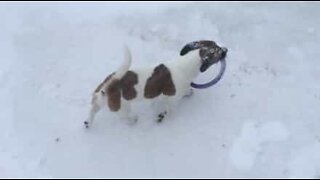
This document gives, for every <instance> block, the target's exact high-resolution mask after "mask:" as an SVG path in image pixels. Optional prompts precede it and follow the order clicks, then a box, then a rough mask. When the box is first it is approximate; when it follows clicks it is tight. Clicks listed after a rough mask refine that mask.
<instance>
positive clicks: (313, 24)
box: [0, 2, 320, 178]
mask: <svg viewBox="0 0 320 180" xmlns="http://www.w3.org/2000/svg"><path fill="white" fill-rule="evenodd" d="M319 17H320V3H318V2H267V3H265V2H241V3H240V2H211V3H209V2H199V3H196V2H188V3H187V2H184V3H180V2H174V3H171V2H165V3H161V2H156V3H155V2H149V3H145V2H138V3H131V2H130V3H129V2H120V3H116V2H113V3H109V2H104V3H103V2H95V3H93V2H77V3H76V2H63V3H62V2H61V3H57V2H55V3H53V2H44V3H39V2H29V3H26V2H15V3H10V2H1V3H0V24H1V28H0V63H1V64H0V98H1V103H0V108H1V113H0V118H1V122H2V124H1V126H0V177H1V178H5V177H56V178H57V177H82V178H86V177H109V178H111V177H131V178H139V177H151V178H152V177H171V178H174V177H179V178H186V177H188V178H191V177H216V178H218V177H219V178H224V177H239V178H253V177H265V178H271V177H278V178H287V177H304V178H308V177H309V178H316V177H318V178H319V177H320V113H319V107H320V83H319V77H320V61H319V57H320V51H319V49H320V23H319ZM198 39H213V40H215V41H217V42H218V43H219V44H222V45H225V46H226V47H228V49H229V55H228V59H227V71H226V73H225V75H224V78H223V79H222V81H221V82H219V83H218V84H217V85H216V86H214V87H212V88H210V89H206V90H197V91H195V93H194V95H193V96H192V97H191V98H189V99H184V100H182V102H181V103H180V105H179V107H177V108H176V110H175V111H174V113H173V114H172V115H171V116H170V117H168V119H166V120H165V121H164V123H162V124H160V125H159V124H156V123H155V122H154V117H153V114H152V108H151V107H149V105H148V104H138V105H137V106H136V107H135V108H136V110H137V111H138V112H140V113H139V115H140V119H139V122H138V124H136V125H134V126H129V125H128V124H126V123H125V122H123V121H120V120H119V119H118V118H117V116H116V115H115V114H113V113H110V112H108V111H102V112H101V113H99V114H98V116H97V119H96V121H95V124H94V126H93V127H92V129H90V130H89V131H86V130H85V129H84V128H83V124H82V123H83V121H84V120H85V118H86V117H87V113H88V110H89V109H88V108H89V103H90V98H91V93H92V91H93V90H94V88H95V87H96V86H97V84H98V83H100V82H101V81H102V80H103V79H104V78H105V76H106V75H108V74H109V73H110V72H111V71H113V70H114V69H116V68H117V67H118V66H119V65H120V64H121V62H122V49H121V47H122V45H123V43H127V44H128V45H129V46H130V48H131V50H132V53H133V66H145V65H153V64H156V63H159V62H161V61H163V60H165V59H171V58H174V57H175V56H178V54H179V51H180V49H181V47H182V46H183V45H184V44H185V43H187V42H190V41H193V40H198ZM216 70H217V69H214V68H211V69H210V71H209V72H208V73H206V74H203V75H201V77H199V78H198V79H197V82H200V81H205V80H208V79H209V78H210V77H211V76H212V75H213V74H214V73H215V71H216Z"/></svg>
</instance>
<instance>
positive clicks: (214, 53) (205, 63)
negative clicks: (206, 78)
mask: <svg viewBox="0 0 320 180" xmlns="http://www.w3.org/2000/svg"><path fill="white" fill-rule="evenodd" d="M196 49H200V50H199V56H200V57H201V63H202V65H201V67H200V72H205V71H206V70H207V69H208V68H209V67H210V66H211V65H213V64H215V63H217V62H219V61H220V60H222V59H224V58H225V57H226V56H227V52H228V49H227V48H225V47H220V46H218V45H217V44H216V43H215V42H214V41H207V40H203V41H194V42H191V43H188V44H187V45H185V46H184V47H183V48H182V50H181V51H180V55H181V56H183V55H185V54H187V53H188V52H190V51H193V50H196Z"/></svg>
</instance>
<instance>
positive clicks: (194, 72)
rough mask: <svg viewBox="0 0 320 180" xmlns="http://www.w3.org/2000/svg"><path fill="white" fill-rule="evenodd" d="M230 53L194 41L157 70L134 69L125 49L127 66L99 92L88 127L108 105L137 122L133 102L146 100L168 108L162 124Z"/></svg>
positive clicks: (161, 116)
mask: <svg viewBox="0 0 320 180" xmlns="http://www.w3.org/2000/svg"><path fill="white" fill-rule="evenodd" d="M227 51H228V49H227V48H225V47H220V46H218V45H217V44H216V43H215V42H214V41H209V40H201V41H194V42H191V43H188V44H186V45H185V46H184V47H183V48H182V50H181V51H180V56H179V57H177V58H175V59H174V60H173V61H168V62H163V63H161V64H159V65H157V66H156V67H153V68H140V69H132V70H130V66H131V61H132V60H131V59H132V58H131V53H130V50H129V49H128V47H125V48H124V56H125V60H124V62H123V64H122V65H121V66H120V67H119V69H118V70H117V71H115V72H113V73H111V74H110V75H109V76H107V78H105V80H104V81H103V82H102V83H101V84H100V85H99V86H98V87H97V88H96V89H95V91H94V93H93V95H92V101H91V109H90V112H89V117H88V119H87V120H86V121H85V122H84V125H85V127H86V128H89V127H90V126H91V125H92V123H93V121H94V118H95V115H96V114H97V113H98V112H99V110H100V109H101V108H102V107H105V106H107V107H108V109H109V110H110V111H112V112H117V113H118V114H119V115H120V117H121V118H123V119H127V120H129V122H130V123H135V122H137V120H138V116H137V115H135V114H133V113H132V111H131V103H132V102H134V101H141V100H143V99H149V100H154V101H158V103H162V104H163V105H164V106H163V109H162V110H161V111H160V113H159V114H158V117H157V121H158V122H161V121H162V120H163V118H164V117H165V116H166V115H167V114H168V113H169V112H170V111H171V110H172V109H173V107H174V106H175V105H177V102H179V100H180V99H182V98H183V97H184V96H186V95H191V93H192V89H191V88H190V83H191V82H192V80H194V79H195V78H196V77H197V76H198V75H199V74H200V73H203V72H205V71H206V70H207V69H208V68H209V67H211V66H212V65H213V64H215V63H217V62H219V61H220V60H222V59H224V58H225V57H226V55H227Z"/></svg>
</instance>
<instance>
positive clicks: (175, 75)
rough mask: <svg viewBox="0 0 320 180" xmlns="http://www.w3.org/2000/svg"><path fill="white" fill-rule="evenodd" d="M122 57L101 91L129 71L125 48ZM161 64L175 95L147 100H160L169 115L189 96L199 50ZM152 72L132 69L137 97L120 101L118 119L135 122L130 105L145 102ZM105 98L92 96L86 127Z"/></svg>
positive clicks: (129, 59) (198, 61)
mask: <svg viewBox="0 0 320 180" xmlns="http://www.w3.org/2000/svg"><path fill="white" fill-rule="evenodd" d="M124 56H125V60H124V63H123V64H122V65H121V66H120V68H119V69H118V70H117V71H116V73H115V75H114V76H112V78H111V79H110V80H109V81H108V82H107V83H105V84H104V86H103V88H102V90H103V89H105V87H107V86H108V85H109V83H110V82H111V80H112V79H113V78H116V79H121V78H122V77H123V76H124V75H125V73H126V72H127V71H128V70H129V68H130V65H131V53H130V50H129V49H128V48H127V47H125V51H124ZM162 64H164V65H165V66H166V67H167V68H168V69H169V70H170V73H171V77H172V80H173V83H174V85H175V89H176V93H175V95H174V96H165V95H160V96H159V97H157V98H155V99H148V100H154V101H159V100H160V101H162V102H164V103H165V105H164V108H165V109H164V110H165V111H166V112H168V113H169V112H170V110H171V109H172V107H173V106H175V105H176V103H177V102H178V101H179V100H180V99H181V98H182V97H184V96H185V95H187V94H190V83H191V82H192V80H193V79H194V78H195V77H196V76H197V75H198V74H199V73H200V66H201V60H200V57H199V50H194V51H191V52H189V53H188V54H186V55H184V56H179V57H177V58H176V59H174V60H172V61H168V62H164V63H162ZM153 70H154V67H151V68H150V67H149V68H139V69H132V71H133V72H135V73H136V74H137V76H138V83H137V84H136V85H135V87H134V88H135V89H136V91H137V97H135V98H134V99H133V100H130V101H127V100H125V99H123V98H122V99H121V108H120V110H119V111H118V113H119V115H120V117H122V118H124V119H129V120H130V122H131V123H133V122H136V121H137V116H136V115H134V114H132V112H131V107H130V106H131V105H130V104H131V102H134V101H142V100H146V98H145V97H144V88H145V85H146V82H147V79H148V78H149V77H150V76H151V75H152V73H153ZM105 98H107V96H103V95H102V93H101V91H100V92H98V93H94V94H93V98H92V107H91V110H90V115H89V118H88V120H87V121H86V126H87V127H89V125H90V124H91V123H92V122H93V120H94V116H95V114H96V113H97V112H98V111H99V110H100V109H101V108H102V107H104V106H107V104H106V102H107V100H106V99H105Z"/></svg>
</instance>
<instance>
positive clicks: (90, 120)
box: [84, 104, 101, 128]
mask: <svg viewBox="0 0 320 180" xmlns="http://www.w3.org/2000/svg"><path fill="white" fill-rule="evenodd" d="M100 109H101V107H100V106H99V105H98V104H92V106H91V109H90V113H89V117H88V119H87V120H86V121H85V122H84V125H85V127H86V128H89V127H90V126H91V125H92V123H93V120H94V117H95V115H96V114H97V113H98V112H99V110H100Z"/></svg>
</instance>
